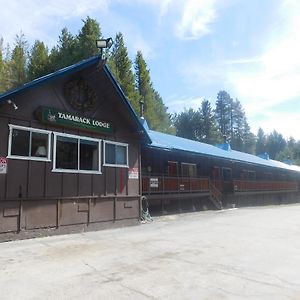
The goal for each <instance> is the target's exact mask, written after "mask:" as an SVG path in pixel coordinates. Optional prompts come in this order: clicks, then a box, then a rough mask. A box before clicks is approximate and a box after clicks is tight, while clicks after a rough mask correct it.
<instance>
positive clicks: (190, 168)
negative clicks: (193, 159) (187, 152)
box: [181, 163, 197, 177]
mask: <svg viewBox="0 0 300 300" xmlns="http://www.w3.org/2000/svg"><path fill="white" fill-rule="evenodd" d="M181 175H182V177H196V176H197V166H196V165H195V164H188V163H181Z"/></svg>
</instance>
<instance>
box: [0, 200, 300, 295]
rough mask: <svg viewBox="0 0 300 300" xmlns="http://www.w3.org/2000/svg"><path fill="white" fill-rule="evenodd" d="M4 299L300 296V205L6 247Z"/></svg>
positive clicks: (1, 265) (0, 260) (0, 254)
mask: <svg viewBox="0 0 300 300" xmlns="http://www.w3.org/2000/svg"><path fill="white" fill-rule="evenodd" d="M0 299H14V300H15V299H272V300H274V299H300V205H299V204H295V205H280V206H267V207H251V208H241V209H231V210H223V211H204V212H197V213H190V214H182V215H173V216H164V217H159V218H155V220H154V222H152V223H148V224H142V225H140V226H134V227H127V228H119V229H112V230H103V231H98V232H86V233H81V234H72V235H63V236H54V237H46V238H36V239H32V240H23V241H13V242H7V243H1V244H0Z"/></svg>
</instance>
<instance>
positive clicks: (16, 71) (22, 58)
mask: <svg viewBox="0 0 300 300" xmlns="http://www.w3.org/2000/svg"><path fill="white" fill-rule="evenodd" d="M27 58H28V42H27V41H26V39H25V36H24V34H23V33H21V34H20V35H16V39H15V47H14V49H13V51H12V56H11V63H10V68H11V87H17V86H20V85H22V84H24V83H25V82H26V80H27V73H26V64H27Z"/></svg>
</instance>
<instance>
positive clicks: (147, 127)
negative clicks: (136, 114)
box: [140, 117, 149, 130]
mask: <svg viewBox="0 0 300 300" xmlns="http://www.w3.org/2000/svg"><path fill="white" fill-rule="evenodd" d="M140 122H141V124H142V125H143V126H144V128H145V129H146V130H149V126H148V123H147V121H146V119H145V118H144V117H141V118H140Z"/></svg>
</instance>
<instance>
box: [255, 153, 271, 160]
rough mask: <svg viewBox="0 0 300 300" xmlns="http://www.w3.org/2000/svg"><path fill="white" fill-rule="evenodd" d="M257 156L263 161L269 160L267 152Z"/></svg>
mask: <svg viewBox="0 0 300 300" xmlns="http://www.w3.org/2000/svg"><path fill="white" fill-rule="evenodd" d="M257 156H258V157H260V158H263V159H265V160H269V159H270V156H269V154H268V153H267V152H265V153H261V154H258V155H257Z"/></svg>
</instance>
